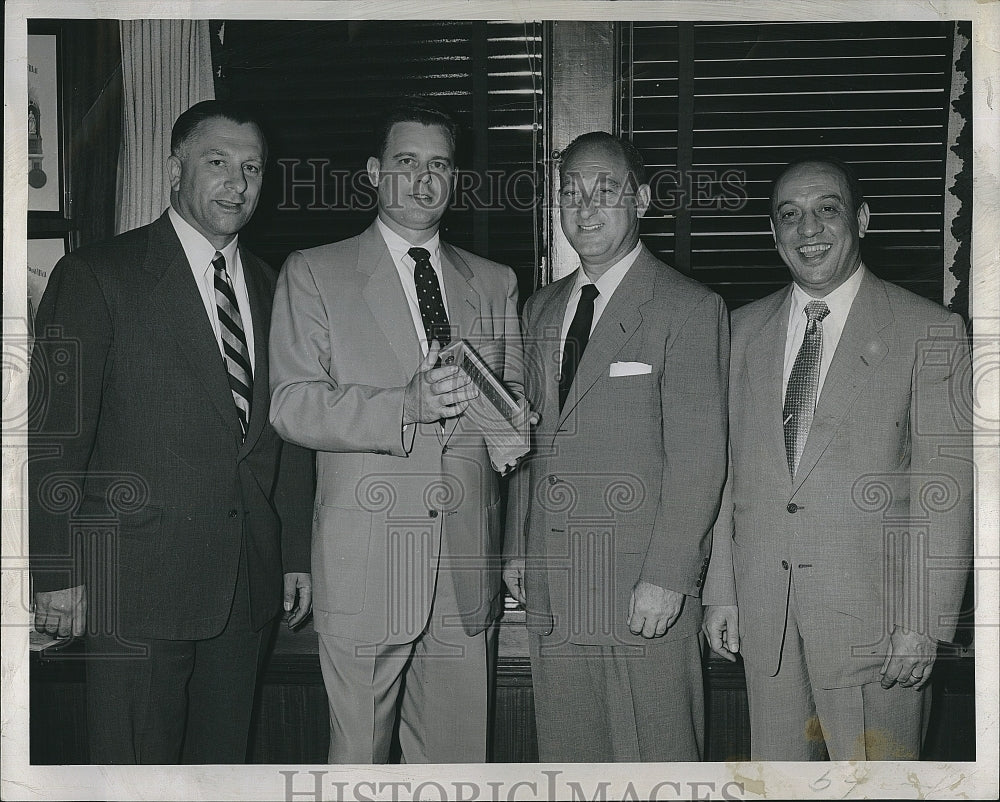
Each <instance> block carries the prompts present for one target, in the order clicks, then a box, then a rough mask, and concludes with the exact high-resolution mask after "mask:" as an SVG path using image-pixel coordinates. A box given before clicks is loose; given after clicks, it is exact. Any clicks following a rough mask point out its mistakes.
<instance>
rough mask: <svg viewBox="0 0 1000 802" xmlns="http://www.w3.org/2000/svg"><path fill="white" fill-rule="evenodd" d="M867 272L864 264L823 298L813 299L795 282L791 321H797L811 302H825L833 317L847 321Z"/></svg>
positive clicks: (793, 285)
mask: <svg viewBox="0 0 1000 802" xmlns="http://www.w3.org/2000/svg"><path fill="white" fill-rule="evenodd" d="M866 272H867V270H866V268H865V266H864V264H863V263H862V264H860V265H858V269H857V270H855V271H854V272H853V273H852V274H851V277H850V278H848V279H847V281H845V282H844V283H843V284H841V285H840V286H839V287H837V289H835V290H834V291H833V292H831V293H830V294H829V295H826V296H824V297H823V298H813V297H812V296H811V295H809V293H807V292H806V291H805V290H803V289H802V288H801V287H800V286H799V285H798V284H795V283H794V282H793V283H792V309H791V317H790V318H789V320H791V321H795V320H796V319H798V316H799V315H801V314H802V310H803V309H805V308H806V304H807V303H809V302H810V301H824V302H825V303H826V305H827V308H829V310H830V315H831V316H832V317H836V318H837V319H839V320H845V319H846V318H847V314H848V312H850V311H851V305H852V304H853V303H854V298H855V296H856V295H857V294H858V289H859V288H860V287H861V281H862V280H863V279H864V277H865V273H866Z"/></svg>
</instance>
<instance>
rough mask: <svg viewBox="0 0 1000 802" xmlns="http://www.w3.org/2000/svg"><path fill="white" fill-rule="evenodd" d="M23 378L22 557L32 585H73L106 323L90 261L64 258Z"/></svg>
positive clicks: (109, 330)
mask: <svg viewBox="0 0 1000 802" xmlns="http://www.w3.org/2000/svg"><path fill="white" fill-rule="evenodd" d="M35 332H36V339H35V342H34V347H33V351H32V356H31V371H30V374H29V379H28V398H29V399H30V402H29V403H30V408H29V412H28V459H29V465H30V468H29V470H28V507H29V555H30V557H29V560H30V565H31V571H32V579H33V584H34V590H35V591H36V592H38V591H50V590H59V589H62V588H67V587H72V586H75V585H78V584H80V579H79V578H78V577H76V576H75V574H74V566H73V565H72V563H71V555H72V554H73V549H72V543H71V540H70V537H71V533H70V524H69V520H70V515H71V514H72V513H73V512H74V511H75V510H76V508H77V507H78V505H79V502H80V500H81V499H82V498H83V487H84V482H85V479H86V473H87V470H88V467H89V465H90V459H91V455H92V453H93V451H94V446H95V442H96V439H97V432H98V425H99V421H100V412H101V398H102V388H103V386H104V381H105V375H106V373H108V372H109V371H110V370H111V365H112V359H111V344H112V341H113V327H112V319H111V314H110V312H109V309H108V304H107V300H106V299H105V296H104V293H103V291H102V289H101V287H100V284H99V283H98V281H97V278H96V276H95V275H94V272H93V269H92V267H91V265H90V264H89V263H88V262H87V261H85V260H84V259H82V258H80V257H79V256H76V255H73V254H70V255H68V256H65V257H63V258H62V259H61V260H60V261H59V263H58V264H57V265H56V266H55V269H54V270H53V271H52V275H51V276H50V278H49V283H48V286H47V288H46V290H45V294H44V295H43V296H42V301H41V304H40V305H39V307H38V313H37V315H36V317H35Z"/></svg>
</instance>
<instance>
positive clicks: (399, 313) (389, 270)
mask: <svg viewBox="0 0 1000 802" xmlns="http://www.w3.org/2000/svg"><path fill="white" fill-rule="evenodd" d="M358 270H360V271H361V272H363V273H368V274H369V276H370V278H369V279H368V282H367V283H366V284H365V288H364V290H363V291H362V295H363V296H364V299H365V302H366V303H367V304H368V307H369V309H370V310H371V313H372V317H373V318H374V319H375V321H376V323H377V324H378V327H379V328H380V329H381V330H382V333H383V334H384V335H385V338H386V339H387V340H388V341H389V346H390V347H391V348H392V351H393V353H394V354H395V356H396V361H397V363H398V366H399V376H400V379H401V381H403V382H407V381H409V380H410V378H411V377H412V376H413V373H414V372H415V371H416V369H417V366H418V365H419V364H420V362H421V361H422V356H421V353H420V341H419V340H418V339H417V333H416V331H414V329H413V317H412V316H411V315H410V305H409V303H408V302H407V300H406V296H405V295H404V294H403V285H402V284H401V283H400V281H399V273H397V272H396V265H395V264H394V263H393V261H392V256H390V255H389V248H388V247H386V244H385V240H383V239H382V235H381V234H380V233H379V231H378V227H377V223H373V224H372V225H371V226H370V227H369V228H368V230H367V231H365V232H364V233H363V234H362V235H361V240H360V243H359V246H358Z"/></svg>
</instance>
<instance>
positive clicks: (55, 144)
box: [26, 26, 65, 217]
mask: <svg viewBox="0 0 1000 802" xmlns="http://www.w3.org/2000/svg"><path fill="white" fill-rule="evenodd" d="M33 28H34V26H33ZM58 61H59V35H58V33H56V32H55V31H54V30H53V31H52V32H44V33H30V34H28V109H27V121H26V122H27V135H28V211H29V212H44V213H52V214H54V215H57V216H60V217H62V216H65V208H64V204H63V160H64V154H63V130H62V114H61V102H60V100H61V98H60V86H59V73H58Z"/></svg>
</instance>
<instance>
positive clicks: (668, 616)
mask: <svg viewBox="0 0 1000 802" xmlns="http://www.w3.org/2000/svg"><path fill="white" fill-rule="evenodd" d="M683 606H684V594H683V593H678V592H677V591H675V590H667V589H666V588H661V587H660V586H659V585H654V584H653V583H651V582H643V581H642V580H641V579H640V580H639V581H638V582H636V583H635V587H634V588H632V598H631V599H629V603H628V618H627V619H626V623H627V624H628V628H629V631H630V632H631V633H632V634H633V635H640V634H641V635H642V637H644V638H659V637H661V636H662V635H663V634H664V633H665V632H666V631H667V630H668V629H669V628H670V627H672V626H673V624H674V622H675V621H676V620H677V617H678V616H679V615H680V614H681V607H683Z"/></svg>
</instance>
